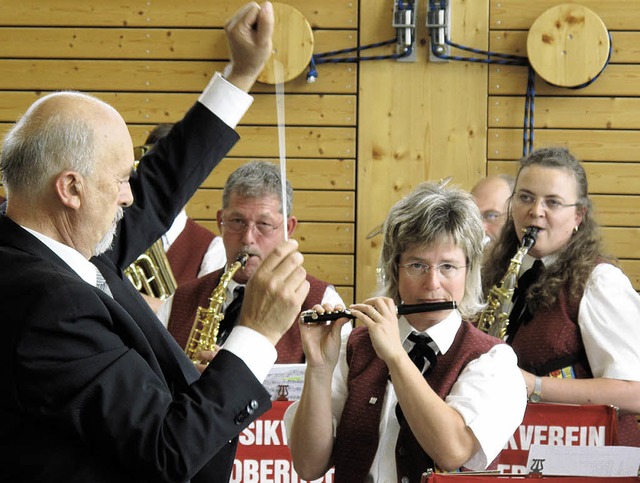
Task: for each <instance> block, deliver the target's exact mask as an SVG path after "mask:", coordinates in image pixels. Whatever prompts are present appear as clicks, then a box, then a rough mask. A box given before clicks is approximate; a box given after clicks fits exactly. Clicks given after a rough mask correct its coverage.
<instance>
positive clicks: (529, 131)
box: [429, 0, 613, 156]
mask: <svg viewBox="0 0 640 483" xmlns="http://www.w3.org/2000/svg"><path fill="white" fill-rule="evenodd" d="M442 4H443V5H444V6H445V8H446V5H447V2H446V0H445V1H443V2H442ZM429 6H430V8H431V10H434V9H435V0H429ZM607 33H608V35H609V54H608V56H607V61H606V62H605V64H604V66H603V67H602V70H601V71H600V72H598V74H597V75H596V76H594V77H593V79H590V80H589V81H587V82H585V83H584V84H581V85H579V86H575V87H572V89H582V88H584V87H587V86H588V85H590V84H592V83H593V82H595V80H596V79H597V78H598V77H600V75H601V74H602V73H603V72H604V70H605V69H606V67H607V66H608V65H609V61H610V60H611V52H612V50H613V43H612V41H611V33H610V32H607ZM430 36H431V52H432V53H433V55H434V56H436V57H438V58H440V59H446V60H457V61H465V62H475V63H482V64H498V65H521V66H527V68H528V76H527V90H526V93H525V104H524V126H523V134H522V154H523V156H526V155H527V154H529V153H531V152H532V151H533V140H534V100H535V95H536V92H535V77H536V73H535V71H534V70H533V67H532V66H531V64H530V63H529V59H528V58H527V57H523V56H519V55H511V54H502V53H498V52H491V51H488V50H480V49H475V48H472V47H467V46H464V45H460V44H456V43H455V42H452V41H451V40H450V39H445V41H444V42H445V44H446V45H449V46H451V47H455V48H456V49H459V50H464V51H466V52H472V53H474V54H478V55H483V56H485V57H484V58H481V57H464V56H457V55H449V54H445V53H443V52H438V51H437V48H436V45H438V44H437V42H436V41H435V39H434V31H433V30H431V32H430ZM549 84H551V83H549ZM551 85H553V84H551Z"/></svg>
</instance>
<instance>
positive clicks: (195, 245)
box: [167, 218, 216, 285]
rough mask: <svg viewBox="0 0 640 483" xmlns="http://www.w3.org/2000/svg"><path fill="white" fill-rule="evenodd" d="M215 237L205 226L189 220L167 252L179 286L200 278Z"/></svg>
mask: <svg viewBox="0 0 640 483" xmlns="http://www.w3.org/2000/svg"><path fill="white" fill-rule="evenodd" d="M215 237H216V235H214V234H213V233H212V232H210V231H209V230H207V229H206V228H205V227H204V226H202V225H199V224H198V223H196V222H195V221H193V220H192V219H191V218H187V224H186V225H185V226H184V229H183V230H182V233H180V235H179V236H178V238H176V239H175V241H174V242H173V243H172V244H171V246H170V247H169V250H167V259H168V260H169V265H171V271H172V272H173V276H174V277H175V279H176V283H177V284H178V285H182V284H183V283H185V282H188V281H189V280H193V279H194V278H197V277H198V272H200V266H201V265H202V260H203V259H204V256H205V254H206V253H207V249H208V248H209V245H211V242H212V241H213V239H214V238H215Z"/></svg>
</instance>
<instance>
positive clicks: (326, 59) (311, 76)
mask: <svg viewBox="0 0 640 483" xmlns="http://www.w3.org/2000/svg"><path fill="white" fill-rule="evenodd" d="M396 41H397V39H390V40H385V41H382V42H376V43H374V44H369V45H363V46H359V47H353V48H350V49H342V50H334V51H332V52H323V53H320V54H313V55H312V56H311V60H310V61H309V73H308V74H307V82H309V83H312V82H315V80H316V79H317V78H318V70H317V68H316V64H344V63H355V62H361V61H365V60H384V59H401V58H403V57H408V56H410V55H411V52H412V50H413V48H412V46H411V45H409V46H407V48H406V49H405V50H404V52H400V53H395V54H387V55H371V56H360V55H359V56H357V57H339V58H331V57H332V56H334V55H340V54H346V53H349V52H360V51H362V50H367V49H373V48H376V47H382V46H384V45H390V44H395V43H396Z"/></svg>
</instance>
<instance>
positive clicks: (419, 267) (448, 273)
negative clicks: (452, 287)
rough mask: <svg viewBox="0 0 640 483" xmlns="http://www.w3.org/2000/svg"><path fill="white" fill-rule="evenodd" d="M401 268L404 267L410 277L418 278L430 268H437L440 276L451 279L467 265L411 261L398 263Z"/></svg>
mask: <svg viewBox="0 0 640 483" xmlns="http://www.w3.org/2000/svg"><path fill="white" fill-rule="evenodd" d="M398 267H400V268H404V269H405V271H406V272H407V275H409V276H410V277H414V278H418V277H423V276H425V275H426V274H427V273H429V270H431V269H432V268H435V269H436V270H437V271H438V275H440V278H446V279H451V278H454V277H455V276H456V275H458V273H459V270H460V269H461V268H465V267H466V265H458V266H456V265H453V264H451V263H441V264H440V265H427V264H426V263H420V262H411V263H405V264H404V265H398Z"/></svg>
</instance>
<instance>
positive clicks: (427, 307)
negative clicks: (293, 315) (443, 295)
mask: <svg viewBox="0 0 640 483" xmlns="http://www.w3.org/2000/svg"><path fill="white" fill-rule="evenodd" d="M456 308H458V304H457V303H456V302H455V301H453V300H452V301H451V302H432V303H427V304H403V305H398V306H396V315H407V314H417V313H420V312H437V311H438V310H453V309H456ZM342 317H349V318H350V319H353V317H352V315H351V311H350V310H349V309H345V310H336V311H333V312H325V313H324V314H318V312H316V311H315V310H305V311H304V312H302V313H301V314H300V320H301V322H302V323H303V324H315V325H330V324H331V322H333V321H334V320H337V319H341V318H342Z"/></svg>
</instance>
